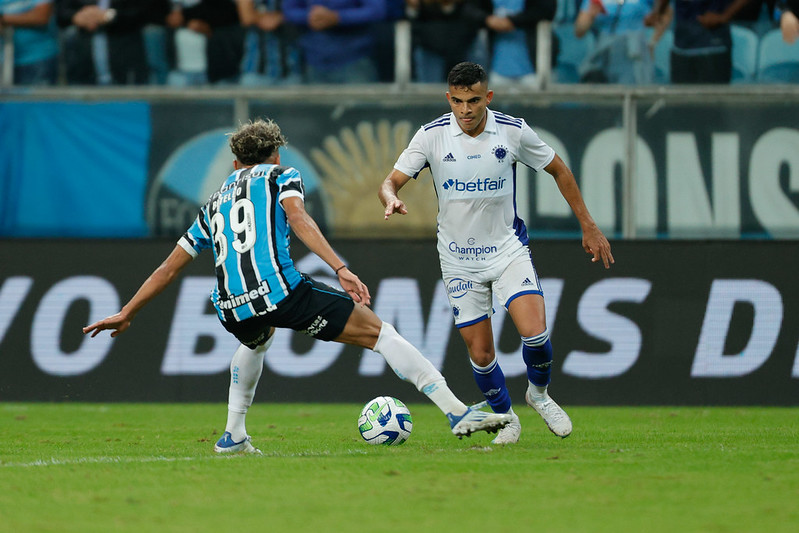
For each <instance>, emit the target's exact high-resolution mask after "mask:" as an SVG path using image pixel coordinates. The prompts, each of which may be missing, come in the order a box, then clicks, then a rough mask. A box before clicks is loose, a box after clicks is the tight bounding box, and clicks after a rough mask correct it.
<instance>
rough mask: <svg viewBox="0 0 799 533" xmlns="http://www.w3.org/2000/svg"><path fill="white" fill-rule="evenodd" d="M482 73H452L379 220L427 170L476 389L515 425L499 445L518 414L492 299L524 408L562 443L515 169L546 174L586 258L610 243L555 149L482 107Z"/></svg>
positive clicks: (399, 166) (487, 95) (445, 272)
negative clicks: (438, 109)
mask: <svg viewBox="0 0 799 533" xmlns="http://www.w3.org/2000/svg"><path fill="white" fill-rule="evenodd" d="M487 80H488V78H487V75H486V72H485V70H484V69H483V67H481V66H480V65H477V64H475V63H468V62H465V63H459V64H458V65H456V66H455V67H453V68H452V70H451V71H450V73H449V75H448V78H447V84H448V86H449V90H448V92H447V100H448V101H449V105H450V108H451V109H452V112H451V113H447V114H445V115H442V116H441V117H439V118H437V119H436V120H434V121H433V122H430V123H429V124H426V125H424V126H422V127H421V128H420V129H419V130H418V131H417V133H416V135H414V137H413V139H411V141H410V143H409V145H408V147H407V148H406V149H405V150H404V151H403V152H402V154H401V155H400V157H399V159H398V160H397V162H396V164H395V165H394V169H393V170H392V171H391V173H390V174H389V175H388V176H387V177H386V179H385V180H384V181H383V184H382V185H381V187H380V190H379V193H378V195H379V197H380V201H381V202H382V203H383V206H385V218H386V219H388V218H389V217H390V216H391V215H392V214H394V213H400V214H406V213H407V212H408V209H407V207H406V206H405V203H404V202H403V201H402V200H400V199H399V197H398V196H397V194H398V191H399V190H400V189H401V188H402V187H403V186H404V185H405V184H406V183H408V181H410V180H411V179H412V178H415V177H416V176H417V175H418V174H419V172H421V170H422V169H423V168H424V167H426V166H427V167H429V168H430V171H431V172H432V174H433V183H434V185H435V189H436V194H437V196H438V218H437V222H438V236H437V239H438V245H437V246H438V254H439V260H440V262H441V272H442V276H443V280H444V283H445V284H446V286H447V294H448V296H449V301H450V304H451V306H452V311H453V315H454V317H455V325H456V326H457V327H458V331H459V332H460V334H461V336H462V337H463V340H464V341H465V343H466V347H467V349H468V351H469V356H470V358H471V363H472V369H473V373H474V377H475V380H476V381H477V385H478V386H479V387H480V389H481V390H482V392H483V395H484V396H485V398H486V401H487V402H488V404H489V405H490V406H491V408H492V409H493V410H494V411H495V412H497V413H509V414H510V415H511V416H512V417H513V421H512V422H511V423H510V424H508V425H507V426H505V427H504V428H503V429H501V430H500V431H499V433H498V435H497V436H496V438H495V439H494V440H493V441H492V442H494V443H495V444H512V443H515V442H518V440H519V436H520V434H521V424H520V423H519V417H518V416H517V415H516V413H514V412H513V409H512V405H511V399H510V394H509V393H508V388H507V386H506V384H505V376H504V374H503V372H502V369H501V368H500V367H499V365H498V363H497V360H496V354H495V350H494V341H493V332H492V329H491V320H489V319H490V317H491V314H492V312H493V309H492V296H496V297H497V299H498V300H499V301H500V303H501V304H502V305H504V306H505V307H506V308H507V310H508V313H509V314H510V316H511V318H512V319H513V323H514V324H515V326H516V329H517V330H518V332H519V334H520V336H521V338H522V357H523V359H524V362H525V363H526V365H527V378H528V388H527V391H526V393H525V399H526V401H527V403H528V404H529V405H530V406H531V407H533V408H534V409H535V410H536V411H537V412H538V413H539V414H540V415H541V417H542V418H543V419H544V421H545V422H546V424H547V426H548V427H549V429H550V430H551V431H552V432H553V433H554V434H556V435H558V436H560V437H567V436H568V435H569V434H570V433H571V431H572V423H571V419H570V418H569V416H568V415H567V414H566V412H565V411H564V410H563V409H562V408H561V407H560V406H559V405H558V404H557V403H555V401H554V400H552V398H550V397H549V394H548V392H547V389H548V385H549V382H550V375H551V365H552V343H551V342H550V340H549V331H548V329H547V324H546V316H545V310H544V309H545V308H544V296H543V292H542V290H541V286H540V284H539V280H538V275H537V273H536V270H535V267H534V266H533V261H532V257H531V255H530V250H529V248H528V237H527V228H526V227H525V225H524V221H523V220H521V219H520V218H519V217H518V215H517V213H516V197H515V194H516V187H515V184H516V163H517V162H521V163H524V164H525V165H527V166H529V167H531V168H533V169H534V170H536V171H541V170H542V169H543V170H545V171H546V172H547V173H549V174H551V175H552V177H553V178H554V179H555V182H556V183H557V185H558V188H559V190H560V192H561V194H562V195H563V197H564V198H565V199H566V201H567V202H568V203H569V206H571V208H572V211H573V212H574V214H575V215H576V217H577V219H578V220H579V222H580V226H581V228H582V231H583V241H582V244H583V248H584V249H585V251H586V252H587V253H590V254H592V255H593V258H592V261H595V262H600V263H603V264H604V266H605V268H609V266H610V263H613V255H612V254H611V251H610V244H609V243H608V240H607V239H606V238H605V236H604V235H603V234H602V232H601V231H600V230H599V228H598V227H597V225H596V223H595V222H594V220H593V218H591V215H590V214H589V212H588V209H587V208H586V206H585V203H584V202H583V199H582V196H581V194H580V190H579V188H578V187H577V183H576V181H575V179H574V175H573V174H572V172H571V171H570V170H569V168H568V167H567V166H566V164H565V163H564V162H563V160H561V158H560V157H558V155H557V154H556V153H555V151H554V150H553V149H552V148H551V147H550V146H548V145H547V144H546V143H544V142H543V141H542V140H541V139H540V138H539V137H538V135H537V134H536V133H535V132H534V131H533V130H532V129H530V127H529V126H528V125H527V124H526V123H525V121H524V120H523V119H520V118H514V117H511V116H508V115H505V114H503V113H499V112H496V111H492V110H490V109H488V107H487V106H488V104H490V102H491V99H492V97H493V91H490V90H489V89H488V81H487Z"/></svg>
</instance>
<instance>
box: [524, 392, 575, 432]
mask: <svg viewBox="0 0 799 533" xmlns="http://www.w3.org/2000/svg"><path fill="white" fill-rule="evenodd" d="M524 399H525V400H526V401H527V405H529V406H530V407H532V408H533V409H535V410H536V412H537V413H538V414H539V415H541V418H543V419H544V422H546V423H547V427H548V428H549V430H550V431H551V432H552V433H554V434H555V435H557V436H558V437H561V438H566V437H568V436H569V435H570V434H571V432H572V421H571V418H569V415H567V414H566V411H564V410H563V409H561V407H560V406H559V405H558V404H556V403H555V400H553V399H552V398H550V397H549V394H548V393H547V392H544V394H541V393H539V392H538V391H537V390H536V389H535V387H534V386H533V384H532V383H529V384H528V386H527V393H526V394H525V395H524Z"/></svg>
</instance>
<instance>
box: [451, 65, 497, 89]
mask: <svg viewBox="0 0 799 533" xmlns="http://www.w3.org/2000/svg"><path fill="white" fill-rule="evenodd" d="M487 82H488V74H486V71H485V69H484V68H483V67H482V66H480V65H478V64H477V63H470V62H469V61H464V62H463V63H458V64H457V65H455V66H454V67H452V70H450V71H449V75H447V85H449V86H450V87H471V86H472V85H474V84H475V83H487Z"/></svg>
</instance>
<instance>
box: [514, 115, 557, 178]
mask: <svg viewBox="0 0 799 533" xmlns="http://www.w3.org/2000/svg"><path fill="white" fill-rule="evenodd" d="M553 159H555V150H553V149H552V147H551V146H549V145H548V144H547V143H545V142H544V141H542V140H541V138H540V137H539V136H538V134H537V133H536V132H534V131H533V130H532V129H531V128H530V126H528V125H527V123H524V124H523V125H522V135H521V137H520V138H519V161H521V162H522V163H524V164H525V165H527V166H528V167H530V168H532V169H534V170H535V171H536V172H540V171H541V169H543V168H544V167H545V166H547V165H548V164H550V163H551V162H552V160H553Z"/></svg>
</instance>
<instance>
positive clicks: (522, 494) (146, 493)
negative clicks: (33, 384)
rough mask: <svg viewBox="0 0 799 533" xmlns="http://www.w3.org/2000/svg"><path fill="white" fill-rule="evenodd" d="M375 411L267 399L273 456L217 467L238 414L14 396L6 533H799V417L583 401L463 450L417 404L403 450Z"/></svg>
mask: <svg viewBox="0 0 799 533" xmlns="http://www.w3.org/2000/svg"><path fill="white" fill-rule="evenodd" d="M361 407H362V406H361V405H342V404H325V405H321V404H256V405H255V406H253V407H252V408H251V409H250V414H249V416H248V430H249V432H250V434H251V435H252V436H253V442H254V443H255V445H256V446H258V447H259V448H261V450H263V452H264V455H263V456H232V457H231V456H225V457H222V456H218V455H216V454H214V453H213V451H212V446H213V444H214V442H215V441H216V439H217V438H218V437H219V433H220V431H221V430H222V426H223V425H224V419H225V415H226V407H225V406H224V405H223V404H216V405H209V404H180V405H164V404H107V405H106V404H103V405H100V404H70V403H64V404H48V403H44V404H38V403H32V404H18V403H0V434H1V435H2V440H1V441H0V489H2V490H0V531H2V532H6V531H8V532H25V533H27V532H39V531H41V532H59V533H60V532H73V531H74V532H78V531H79V532H104V533H106V532H110V531H113V532H117V531H119V532H150V531H153V532H172V531H175V532H184V531H185V532H204V531H213V532H222V531H230V532H239V531H242V532H243V531H247V532H260V531H268V532H288V533H293V532H305V531H308V532H311V531H314V532H356V533H357V532H382V531H409V532H427V531H431V532H435V533H446V532H450V531H453V532H454V531H467V532H469V531H486V532H488V531H490V532H496V533H504V532H516V531H519V532H521V531H525V532H526V531H532V532H577V533H581V532H614V533H617V532H646V533H657V532H664V533H665V532H668V533H677V532H679V533H683V532H708V533H716V532H747V533H758V532H769V533H772V532H783V531H784V532H789V531H790V532H794V531H797V528H799V503H797V502H799V409H797V408H682V407H681V408H668V407H657V408H600V407H571V408H568V411H569V413H570V414H571V416H572V419H573V421H574V427H575V429H574V433H573V434H572V436H570V437H569V438H567V439H562V440H561V439H559V438H557V437H555V436H553V435H552V434H551V433H549V431H548V430H547V429H546V427H545V425H544V424H543V422H542V421H541V420H540V419H539V418H538V416H537V415H536V414H535V413H534V412H533V411H532V410H531V409H528V408H524V410H523V411H521V412H520V413H519V414H520V416H521V420H522V426H523V431H522V438H521V441H520V442H519V443H518V444H516V445H514V446H508V447H505V448H503V447H498V446H491V445H490V439H491V436H489V435H487V434H485V433H478V434H475V435H473V436H472V437H471V438H464V439H463V440H458V439H457V438H455V437H453V436H452V435H451V434H450V432H449V427H448V424H447V422H446V419H445V418H444V417H443V416H442V415H441V413H440V412H439V411H438V410H437V409H436V408H435V407H434V406H432V405H428V404H410V405H409V407H410V409H411V412H412V414H413V419H414V428H413V434H412V435H411V437H410V439H409V440H408V442H407V443H405V444H404V445H402V446H396V447H386V446H370V445H368V444H366V443H364V442H363V441H362V440H361V438H360V436H359V435H358V433H357V428H356V426H357V418H358V414H359V412H360V409H361Z"/></svg>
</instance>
